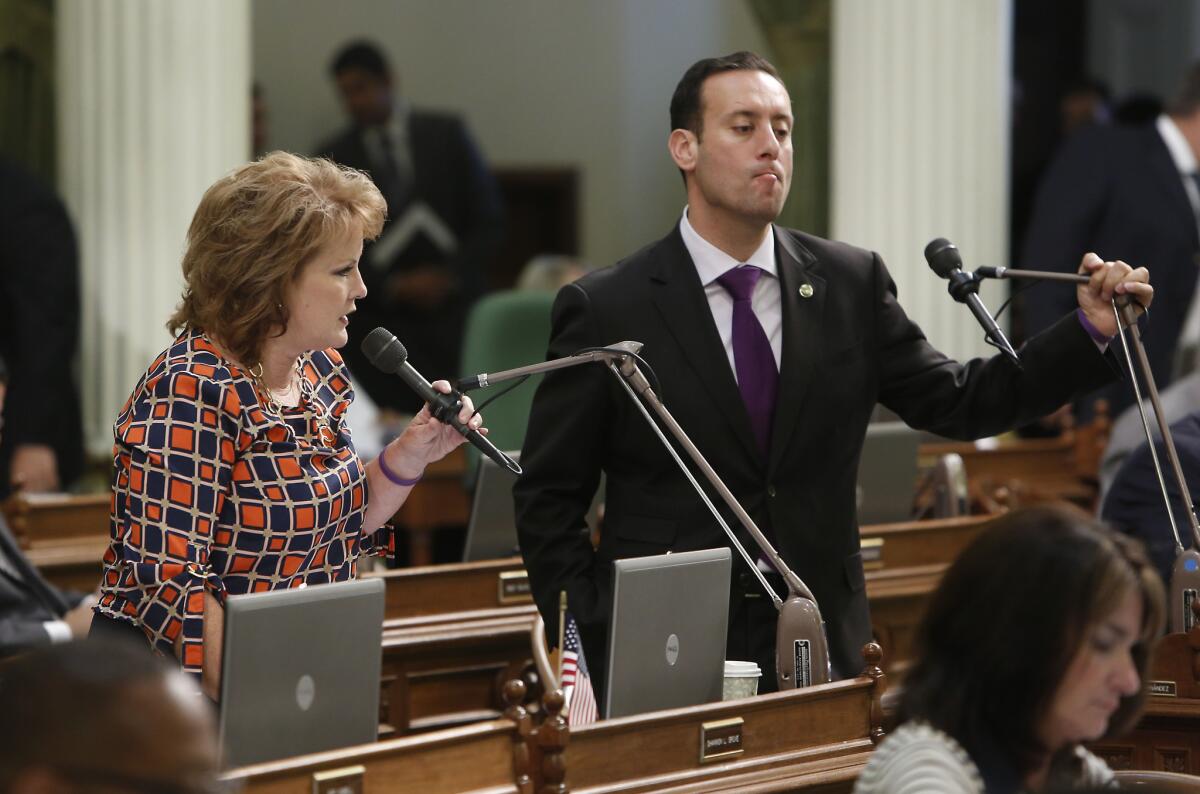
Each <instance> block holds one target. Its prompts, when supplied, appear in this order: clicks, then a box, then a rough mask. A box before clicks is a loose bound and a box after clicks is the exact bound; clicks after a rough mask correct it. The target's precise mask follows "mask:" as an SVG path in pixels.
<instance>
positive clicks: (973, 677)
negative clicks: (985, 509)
mask: <svg viewBox="0 0 1200 794" xmlns="http://www.w3.org/2000/svg"><path fill="white" fill-rule="evenodd" d="M1163 604H1164V597H1163V588H1162V582H1161V581H1159V579H1158V575H1157V574H1156V573H1155V572H1154V569H1153V567H1152V566H1151V565H1150V563H1149V562H1148V560H1147V558H1146V555H1145V552H1144V551H1143V550H1142V548H1141V546H1140V544H1138V543H1137V541H1134V540H1131V539H1129V538H1126V537H1124V536H1122V535H1119V534H1117V533H1115V532H1113V531H1111V530H1109V529H1108V528H1107V527H1105V526H1104V525H1102V524H1100V523H1099V522H1097V521H1095V520H1094V519H1092V518H1091V517H1089V516H1087V515H1085V514H1083V513H1082V512H1079V511H1073V510H1068V509H1066V508H1048V507H1041V508H1032V509H1028V510H1019V511H1015V512H1012V513H1009V514H1007V515H1005V516H1003V517H1001V518H999V519H997V520H996V521H994V522H992V523H991V525H990V526H989V527H988V528H987V529H986V530H985V531H984V532H983V534H981V535H980V536H979V537H978V538H977V539H976V540H975V541H974V542H972V543H971V545H970V546H968V547H967V549H966V550H965V551H964V552H963V553H962V554H961V555H960V556H959V558H958V559H957V560H955V561H954V563H953V564H952V565H951V566H950V568H949V569H948V570H947V571H946V575H945V576H944V577H943V579H942V582H941V584H940V585H939V586H938V589H937V591H936V592H935V593H934V595H933V598H932V599H931V601H930V603H929V608H928V609H927V610H926V613H925V615H924V617H923V618H922V621H921V625H920V627H919V628H918V631H917V656H916V662H915V663H914V665H913V667H912V669H911V670H910V671H909V673H908V675H907V676H906V677H905V680H904V692H903V695H902V696H901V700H900V708H899V713H898V718H899V720H900V723H901V724H900V725H899V727H898V728H897V729H896V730H895V731H893V732H892V734H891V735H889V736H888V738H887V739H885V740H884V741H883V743H882V744H880V746H879V747H878V749H876V750H875V752H874V754H873V755H872V756H871V760H870V761H869V762H868V764H867V767H866V769H865V770H863V773H862V775H861V777H860V778H859V781H858V785H857V787H856V788H855V791H856V792H858V794H907V792H918V791H920V792H926V791H947V792H948V791H954V792H984V791H986V792H988V794H998V793H1005V792H1017V791H1043V790H1063V789H1070V788H1077V787H1081V786H1083V787H1087V786H1104V785H1109V784H1110V783H1111V781H1112V772H1111V771H1110V770H1109V769H1108V767H1107V766H1106V765H1105V764H1104V762H1103V761H1101V760H1100V759H1099V758H1097V757H1096V756H1094V755H1092V754H1091V753H1089V752H1087V750H1085V749H1084V748H1083V746H1082V743H1083V742H1087V741H1093V740H1096V739H1100V738H1105V737H1109V736H1116V735H1119V734H1121V733H1122V732H1124V731H1126V730H1128V729H1129V728H1131V727H1132V726H1133V724H1134V723H1135V722H1136V721H1137V717H1138V715H1139V713H1140V711H1141V708H1142V705H1143V702H1144V700H1145V688H1144V686H1143V682H1144V680H1145V677H1146V671H1147V669H1148V668H1149V651H1150V646H1151V644H1152V643H1153V642H1154V640H1155V639H1156V638H1157V637H1158V635H1159V633H1160V632H1161V631H1162V625H1163V611H1164V606H1163Z"/></svg>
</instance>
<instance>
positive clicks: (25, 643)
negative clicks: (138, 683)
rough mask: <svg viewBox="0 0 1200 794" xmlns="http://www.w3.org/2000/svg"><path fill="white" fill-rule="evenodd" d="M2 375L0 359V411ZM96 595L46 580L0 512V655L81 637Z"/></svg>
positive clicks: (3, 382) (4, 377)
mask: <svg viewBox="0 0 1200 794" xmlns="http://www.w3.org/2000/svg"><path fill="white" fill-rule="evenodd" d="M7 380H8V379H7V375H6V371H5V366H4V360H3V359H0V411H2V409H3V408H4V396H5V387H6V384H7ZM95 603H96V600H95V599H94V598H92V597H87V598H85V597H84V596H83V595H81V594H79V593H67V592H63V591H62V590H59V589H58V588H57V587H55V586H54V585H52V584H50V583H49V582H47V581H46V580H45V579H44V578H43V577H42V575H41V574H40V573H38V571H37V569H36V568H34V567H33V565H32V564H31V563H30V562H29V559H28V558H27V557H26V556H25V555H24V554H23V553H22V552H21V547H20V546H18V545H17V541H16V539H15V538H14V537H13V535H12V533H11V532H10V531H9V529H8V526H7V525H6V524H5V523H4V516H2V515H0V657H4V656H10V655H12V654H14V653H19V652H21V651H24V650H27V649H29V648H32V647H35V646H38V645H46V644H49V643H51V642H67V641H69V640H72V639H80V638H83V637H86V636H87V634H88V629H89V627H90V625H91V621H92V606H94V605H95Z"/></svg>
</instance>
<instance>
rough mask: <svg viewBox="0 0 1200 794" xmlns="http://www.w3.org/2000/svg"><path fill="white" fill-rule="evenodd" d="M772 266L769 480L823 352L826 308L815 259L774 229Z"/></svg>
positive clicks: (823, 282)
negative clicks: (775, 349) (774, 356)
mask: <svg viewBox="0 0 1200 794" xmlns="http://www.w3.org/2000/svg"><path fill="white" fill-rule="evenodd" d="M775 261H776V263H777V265H778V268H779V288H780V291H781V295H780V301H779V303H780V308H781V310H782V311H783V350H782V352H781V354H780V368H779V394H778V396H777V397H776V400H775V420H774V423H773V425H772V428H771V460H770V465H769V466H768V468H767V472H768V474H769V475H771V474H773V473H774V472H775V469H776V467H777V466H778V465H779V461H780V459H781V457H782V455H783V451H784V449H786V448H787V443H788V440H789V439H790V438H791V436H792V433H793V432H794V431H795V429H796V422H797V420H798V418H799V414H800V411H799V407H800V405H801V403H802V401H803V399H804V393H805V392H806V391H807V390H808V386H809V384H810V383H811V382H812V376H813V369H814V368H815V367H816V363H817V356H818V352H819V351H820V350H821V349H822V348H823V347H824V344H823V335H822V333H821V318H822V315H823V312H824V307H825V279H823V278H821V277H820V276H819V275H817V272H816V271H817V270H818V269H819V267H818V264H817V259H816V257H815V256H813V254H812V252H811V251H809V250H808V249H807V248H805V247H804V246H803V245H801V244H800V243H799V242H797V241H796V240H794V239H792V237H791V236H790V235H789V234H788V232H787V231H786V230H784V229H781V228H779V227H775ZM809 288H811V289H809ZM806 295H807V297H805V296H806ZM747 421H748V420H747Z"/></svg>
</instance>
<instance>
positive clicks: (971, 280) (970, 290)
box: [925, 237, 1021, 367]
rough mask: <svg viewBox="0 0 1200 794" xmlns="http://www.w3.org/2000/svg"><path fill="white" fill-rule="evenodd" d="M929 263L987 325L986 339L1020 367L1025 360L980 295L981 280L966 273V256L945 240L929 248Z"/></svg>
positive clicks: (984, 326) (984, 331) (958, 298)
mask: <svg viewBox="0 0 1200 794" xmlns="http://www.w3.org/2000/svg"><path fill="white" fill-rule="evenodd" d="M925 261H926V262H928V263H929V267H930V268H931V269H932V270H933V272H934V273H937V275H938V277H939V278H944V279H947V280H949V282H950V285H949V287H948V292H949V293H950V297H952V298H954V300H956V301H958V302H959V303H965V304H967V307H968V308H969V309H970V310H971V314H974V315H975V319H976V320H978V321H979V324H980V325H982V326H983V333H984V339H986V340H987V341H988V343H989V344H992V345H995V346H996V347H998V348H1000V350H1001V352H1003V353H1004V355H1006V356H1008V358H1009V360H1010V361H1012V362H1013V363H1014V364H1016V365H1017V367H1020V366H1021V359H1020V358H1018V357H1017V351H1016V350H1014V349H1013V346H1012V344H1011V343H1009V341H1008V337H1006V336H1005V335H1004V332H1003V331H1001V330H1000V326H998V325H996V320H995V319H994V318H993V317H992V315H991V314H990V313H989V312H988V310H987V307H985V306H984V305H983V301H981V300H979V295H977V294H976V293H977V292H978V291H979V280H980V279H979V277H978V276H976V275H974V274H968V273H964V272H963V269H962V257H961V256H960V255H959V253H958V248H957V247H955V245H954V243H952V242H950V241H949V240H947V239H946V238H944V237H939V238H937V239H936V240H933V241H932V242H930V243H929V245H927V246H925Z"/></svg>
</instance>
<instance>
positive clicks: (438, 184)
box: [321, 111, 503, 412]
mask: <svg viewBox="0 0 1200 794" xmlns="http://www.w3.org/2000/svg"><path fill="white" fill-rule="evenodd" d="M408 142H409V147H410V150H411V154H412V165H413V181H414V184H413V188H412V191H411V194H410V195H411V197H412V199H413V200H419V201H423V202H424V203H425V204H427V205H428V206H429V208H430V209H432V210H433V211H434V213H436V214H437V216H438V217H439V218H440V219H441V220H442V221H443V222H444V223H445V224H446V225H447V226H448V227H449V228H450V230H451V231H452V232H453V233H454V235H455V237H456V238H457V241H458V247H457V249H456V250H455V252H454V254H453V255H452V256H450V257H445V256H443V255H442V254H441V252H440V251H439V250H438V249H437V248H436V247H435V246H433V245H432V244H429V243H428V241H420V240H419V241H418V242H417V243H416V244H415V245H413V246H410V247H409V248H408V249H406V250H403V251H400V252H399V253H398V254H397V256H396V257H395V258H394V259H393V260H392V262H391V263H390V265H389V266H388V267H387V268H386V269H384V270H376V269H374V268H372V267H371V266H370V265H369V264H368V263H369V262H370V244H369V243H368V244H367V246H366V248H365V250H364V251H363V259H362V261H363V266H362V274H363V279H364V281H365V282H366V285H367V290H368V294H367V297H366V298H364V299H363V300H361V301H359V302H358V312H357V313H356V315H355V316H354V317H353V318H352V322H351V323H350V329H349V333H350V342H349V344H348V345H347V346H346V347H345V348H344V349H343V350H342V354H343V356H344V357H345V360H346V364H347V365H348V366H349V367H350V370H351V372H352V373H353V374H354V376H355V378H356V379H357V380H358V381H359V383H361V384H362V386H363V388H365V389H366V390H367V393H368V394H370V396H371V398H372V399H373V400H374V401H375V402H377V403H379V404H380V405H383V406H390V407H394V408H397V409H400V410H410V411H413V412H415V411H416V410H419V409H420V407H421V401H420V399H419V398H418V397H416V396H415V395H413V394H411V393H410V392H409V391H408V390H407V389H405V388H404V387H403V386H400V385H398V384H397V382H396V379H395V378H394V377H393V376H391V375H388V374H386V373H381V372H379V371H378V370H377V369H376V368H375V367H373V366H372V365H371V364H370V362H369V361H367V359H366V357H365V356H363V355H362V353H361V351H360V350H359V346H360V345H361V344H362V340H363V338H364V337H365V336H366V335H367V334H368V333H370V332H371V331H372V330H374V329H375V328H376V327H377V326H380V325H382V326H385V327H387V328H389V329H391V330H392V332H393V333H395V334H396V336H397V337H398V338H399V339H400V341H401V342H403V343H404V344H405V346H406V347H407V348H408V352H409V360H410V362H411V363H412V364H413V366H415V367H416V368H417V369H418V370H419V371H420V372H421V373H422V374H423V375H425V376H426V377H428V378H429V379H430V380H434V379H437V378H451V377H455V376H456V375H458V374H459V373H458V359H459V356H460V354H461V347H462V331H463V326H464V324H465V322H466V313H467V310H468V309H469V308H470V306H471V304H472V303H473V302H474V301H475V299H476V298H477V297H478V296H479V295H480V294H482V292H483V291H484V289H485V288H486V285H487V270H488V267H489V265H490V264H491V262H492V259H493V258H494V257H495V255H496V252H497V249H498V247H499V244H500V239H501V237H502V233H503V210H502V208H501V202H500V192H499V188H498V187H497V185H496V181H495V179H494V178H493V177H492V175H491V172H490V171H489V170H488V168H487V165H486V164H485V163H484V161H483V157H482V155H481V154H480V152H479V149H478V148H477V147H476V145H475V143H474V141H472V139H471V136H470V134H469V133H468V132H467V128H466V125H464V124H463V122H462V120H461V119H459V118H457V117H455V116H451V115H446V114H438V113H425V112H419V111H412V112H410V113H409V114H408ZM321 153H322V155H323V156H326V157H329V158H330V159H331V160H334V161H335V162H338V163H341V164H343V165H348V166H350V167H351V168H358V169H361V170H363V171H366V172H368V173H370V171H371V170H372V163H371V161H370V160H369V158H368V156H367V149H366V146H365V145H364V143H363V134H362V132H361V131H360V130H358V129H356V128H351V129H348V130H346V131H344V132H343V133H341V134H340V135H339V136H338V137H337V138H335V139H333V140H332V141H329V142H327V143H326V144H325V145H324V146H322V147H321ZM404 209H405V207H389V209H388V215H389V222H390V221H391V220H394V219H396V218H399V217H401V216H402V215H403V212H404ZM384 234H385V235H386V234H387V227H386V226H385V229H384ZM419 264H442V265H444V266H445V267H446V269H447V270H448V271H450V273H451V274H452V275H453V276H454V277H455V278H456V279H457V280H458V289H457V290H456V292H455V293H454V294H453V295H452V296H451V297H450V298H449V300H447V301H446V303H444V304H443V305H441V306H437V307H432V308H430V307H420V306H413V305H409V304H403V303H397V302H392V301H389V300H388V299H387V297H386V295H385V290H384V288H383V285H384V283H385V282H386V280H387V277H388V276H390V275H391V274H392V273H396V272H401V271H403V270H405V269H407V268H410V267H413V266H414V265H419Z"/></svg>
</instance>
